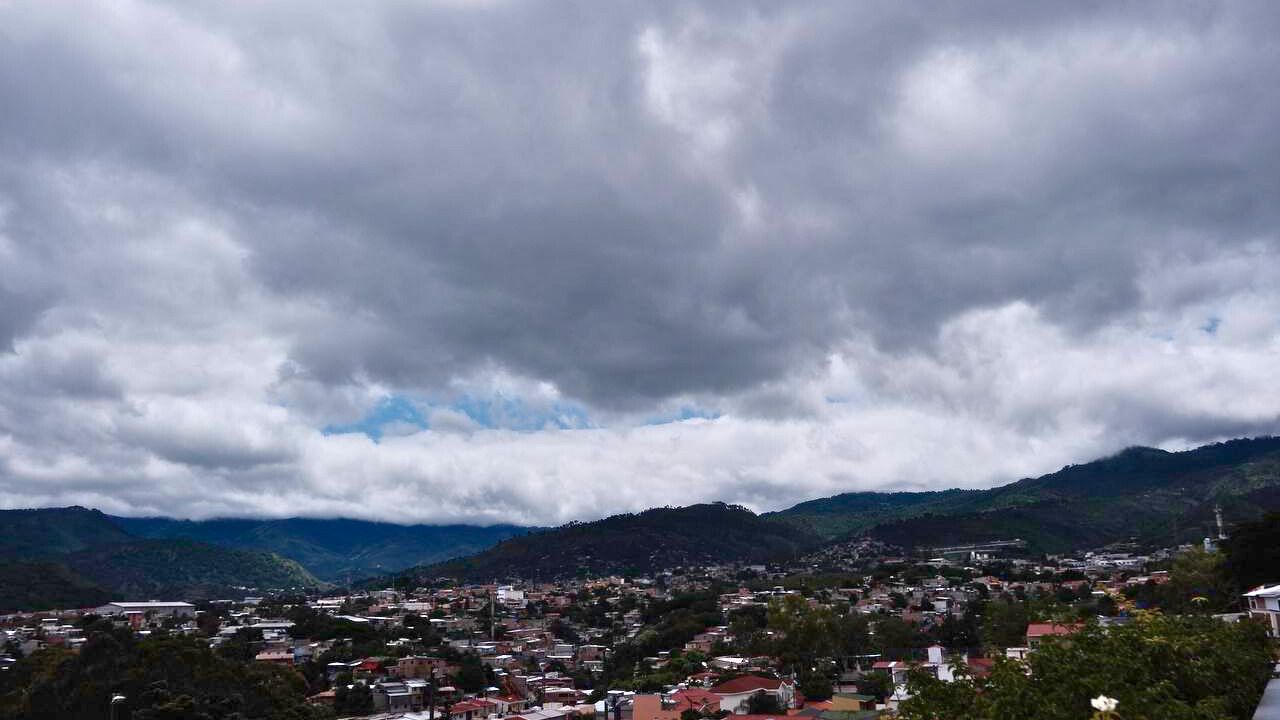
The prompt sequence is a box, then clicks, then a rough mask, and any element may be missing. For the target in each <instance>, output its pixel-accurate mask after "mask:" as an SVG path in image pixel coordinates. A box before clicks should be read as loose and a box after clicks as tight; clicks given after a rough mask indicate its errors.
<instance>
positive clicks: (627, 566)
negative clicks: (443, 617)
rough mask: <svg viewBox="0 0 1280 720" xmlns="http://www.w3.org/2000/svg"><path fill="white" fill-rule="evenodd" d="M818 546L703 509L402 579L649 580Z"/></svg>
mask: <svg viewBox="0 0 1280 720" xmlns="http://www.w3.org/2000/svg"><path fill="white" fill-rule="evenodd" d="M818 542H820V538H819V537H818V536H817V535H816V534H814V533H812V532H811V531H808V530H805V529H803V528H800V527H795V526H792V525H787V524H785V523H778V522H772V521H769V520H766V519H764V518H762V517H760V516H758V515H756V514H755V513H753V512H751V511H750V510H748V509H746V508H744V507H741V506H738V505H726V504H724V503H708V504H702V505H690V506H688V507H677V508H654V509H652V510H646V511H644V512H641V513H628V514H623V515H614V516H612V517H607V518H604V519H603V520H596V521H594V522H587V523H570V524H568V525H564V526H562V527H559V528H556V529H554V530H548V531H544V532H539V533H532V534H529V535H525V536H521V537H517V538H512V539H510V540H505V541H503V542H501V543H498V544H497V545H495V546H494V547H492V548H490V549H489V550H486V551H484V552H482V553H478V554H476V555H472V556H470V557H466V558H460V559H457V560H451V561H449V562H445V563H438V564H435V565H430V566H426V567H420V568H413V569H410V570H408V571H406V572H405V573H404V574H403V576H404V577H408V578H413V579H421V580H426V579H430V578H434V577H440V576H444V577H452V578H458V579H463V580H492V579H495V578H506V577H525V578H546V579H558V578H572V577H575V576H597V575H602V574H605V575H607V574H629V573H649V572H655V571H660V570H663V569H666V568H672V567H682V566H688V565H706V564H714V563H722V562H729V561H738V562H760V563H763V562H767V561H771V560H778V559H784V558H790V557H794V556H796V555H798V554H799V553H801V552H802V551H804V550H805V549H807V548H810V547H813V546H814V545H815V544H817V543H818Z"/></svg>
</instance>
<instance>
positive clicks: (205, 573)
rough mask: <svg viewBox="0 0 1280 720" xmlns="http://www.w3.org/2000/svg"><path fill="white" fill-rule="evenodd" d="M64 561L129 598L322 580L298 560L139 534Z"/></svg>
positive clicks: (203, 594)
mask: <svg viewBox="0 0 1280 720" xmlns="http://www.w3.org/2000/svg"><path fill="white" fill-rule="evenodd" d="M62 561H63V563H65V564H66V566H67V567H69V568H70V569H71V570H73V571H75V572H76V573H78V574H80V575H82V576H84V577H86V578H88V579H90V580H92V581H93V582H95V583H97V584H98V585H101V586H102V587H106V588H110V589H111V590H112V591H113V592H114V593H115V594H116V595H118V596H120V597H127V598H161V597H164V598H182V599H186V600H192V599H195V600H202V599H210V598H225V597H243V596H244V595H245V594H247V593H258V592H263V591H266V590H285V589H290V588H315V587H320V586H321V585H323V583H321V582H320V581H319V580H317V579H316V577H315V576H314V575H312V574H311V573H309V572H307V570H306V569H305V568H303V567H302V566H301V565H299V564H298V563H297V562H295V561H293V560H286V559H285V558H282V557H280V556H278V555H272V554H270V553H263V552H256V551H251V550H235V549H231V548H224V547H219V546H217V545H210V544H208V543H201V542H195V541H193V540H139V541H135V542H131V543H125V544H121V545H108V546H104V547H100V548H93V549H89V550H82V551H80V552H77V553H72V554H70V555H66V556H65V557H63V558H62Z"/></svg>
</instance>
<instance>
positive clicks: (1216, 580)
mask: <svg viewBox="0 0 1280 720" xmlns="http://www.w3.org/2000/svg"><path fill="white" fill-rule="evenodd" d="M1125 594H1126V595H1127V596H1129V597H1130V598H1131V599H1133V600H1134V601H1135V602H1136V603H1137V605H1138V607H1140V608H1158V609H1160V610H1164V611H1165V612H1176V613H1207V612H1225V611H1226V610H1228V609H1230V608H1231V607H1234V606H1235V605H1236V604H1237V600H1238V597H1239V595H1238V590H1236V588H1235V587H1234V585H1233V583H1232V582H1231V578H1230V577H1229V576H1228V575H1227V569H1226V565H1225V563H1224V557H1223V555H1222V554H1221V553H1217V552H1206V551H1205V550H1204V549H1203V548H1199V547H1193V548H1192V549H1190V550H1188V551H1186V552H1183V553H1181V554H1179V555H1178V556H1177V557H1175V558H1174V560H1173V567H1172V568H1170V570H1169V580H1168V582H1165V583H1160V584H1156V583H1154V582H1151V583H1147V584H1146V585H1140V586H1137V587H1134V588H1128V589H1126V591H1125Z"/></svg>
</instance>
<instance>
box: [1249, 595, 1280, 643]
mask: <svg viewBox="0 0 1280 720" xmlns="http://www.w3.org/2000/svg"><path fill="white" fill-rule="evenodd" d="M1244 596H1245V598H1246V599H1247V601H1248V603H1249V617H1251V618H1254V619H1256V620H1262V621H1263V622H1265V623H1266V624H1267V634H1269V635H1270V636H1271V637H1273V638H1280V585H1263V586H1261V587H1257V588H1254V589H1253V590H1250V591H1249V592H1247V593H1245V594H1244Z"/></svg>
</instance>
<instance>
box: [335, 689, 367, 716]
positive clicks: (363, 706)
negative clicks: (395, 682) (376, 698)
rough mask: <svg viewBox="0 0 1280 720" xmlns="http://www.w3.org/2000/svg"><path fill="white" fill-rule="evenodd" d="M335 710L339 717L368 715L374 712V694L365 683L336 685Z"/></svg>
mask: <svg viewBox="0 0 1280 720" xmlns="http://www.w3.org/2000/svg"><path fill="white" fill-rule="evenodd" d="M333 709H334V710H335V711H337V713H338V714H339V715H368V714H369V713H371V712H373V693H372V692H371V691H370V690H369V688H368V686H366V685H365V684H364V683H357V684H355V685H348V684H345V683H344V684H341V685H339V684H337V683H336V682H335V683H334V690H333Z"/></svg>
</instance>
